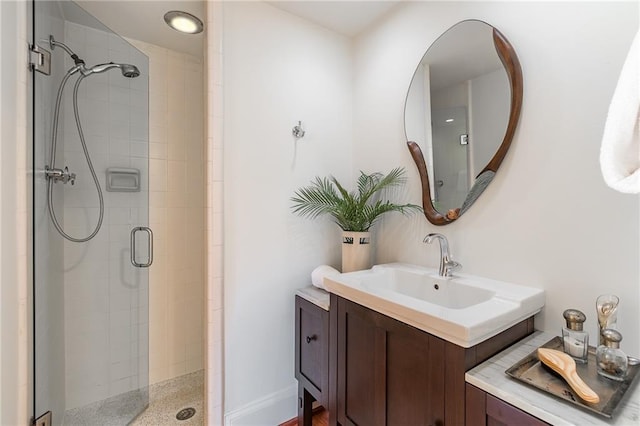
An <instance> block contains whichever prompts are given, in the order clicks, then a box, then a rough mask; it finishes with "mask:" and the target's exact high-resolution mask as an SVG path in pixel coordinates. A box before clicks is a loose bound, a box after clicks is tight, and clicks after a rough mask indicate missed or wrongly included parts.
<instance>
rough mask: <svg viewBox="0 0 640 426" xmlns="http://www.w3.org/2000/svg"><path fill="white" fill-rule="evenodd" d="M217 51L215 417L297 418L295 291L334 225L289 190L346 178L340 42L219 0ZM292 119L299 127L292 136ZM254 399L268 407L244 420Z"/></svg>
mask: <svg viewBox="0 0 640 426" xmlns="http://www.w3.org/2000/svg"><path fill="white" fill-rule="evenodd" d="M223 51H224V85H225V86H224V135H225V142H224V164H225V167H224V194H225V199H224V218H225V227H224V231H225V235H224V282H225V286H224V292H225V295H224V314H225V315H224V324H225V327H224V339H225V400H224V403H225V413H226V414H227V421H232V419H233V424H255V423H253V422H254V421H259V422H260V424H275V423H279V422H282V421H284V420H287V419H289V418H291V417H294V416H295V414H296V398H295V394H296V388H297V387H296V382H295V379H294V376H293V366H294V356H293V355H294V350H293V349H294V348H293V345H294V297H293V295H294V292H295V290H296V289H297V288H300V287H303V286H306V285H308V284H309V283H310V273H311V271H312V270H313V269H314V268H315V267H316V266H318V265H320V264H323V263H329V264H333V265H334V266H339V262H340V245H339V229H338V227H337V226H335V225H333V224H332V223H329V222H328V221H310V220H306V219H301V218H298V217H296V216H294V215H293V214H292V213H291V210H290V201H289V198H290V197H291V196H292V195H293V192H294V190H296V189H297V188H299V187H301V186H304V185H307V184H308V183H309V182H310V181H311V179H313V178H314V177H315V176H317V175H320V176H325V175H328V174H330V173H331V174H334V175H335V176H336V177H337V178H338V179H340V180H341V181H345V182H350V179H351V176H352V170H351V169H352V167H351V165H352V161H351V160H352V144H351V140H352V132H351V129H352V122H351V116H352V113H351V107H352V100H351V99H352V98H351V81H352V80H351V79H352V75H351V51H350V42H349V40H348V39H347V38H345V37H342V36H339V35H336V34H335V33H332V32H330V31H328V30H325V29H323V28H320V27H317V26H315V25H312V24H310V23H309V22H307V21H304V20H302V19H300V18H296V17H294V16H292V15H290V14H288V13H286V12H283V11H280V10H278V9H275V8H274V7H272V6H270V5H268V4H266V3H262V2H229V3H225V4H224V48H223ZM298 120H302V122H303V126H304V127H305V129H306V131H307V135H306V136H305V137H304V138H303V139H301V140H299V141H298V142H294V140H293V137H292V135H291V129H292V127H293V126H294V125H295V124H296V123H297V121H298ZM357 137H358V138H360V135H357ZM264 401H267V402H268V403H269V404H271V405H272V406H276V407H277V408H276V409H275V410H271V411H265V412H263V415H262V416H258V417H259V420H251V416H250V414H251V413H252V412H253V411H254V409H257V407H258V406H260V403H261V402H264ZM283 401H285V402H286V403H285V404H284V406H283V407H281V408H280V406H279V405H278V402H283Z"/></svg>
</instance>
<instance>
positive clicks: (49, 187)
mask: <svg viewBox="0 0 640 426" xmlns="http://www.w3.org/2000/svg"><path fill="white" fill-rule="evenodd" d="M76 71H78V68H77V67H74V68H72V69H71V70H69V71H68V72H67V74H66V75H65V76H64V78H63V79H62V81H61V82H60V87H59V88H58V95H57V97H56V108H55V111H54V114H53V130H52V139H51V156H50V160H49V169H54V168H55V161H56V145H57V142H58V119H59V117H60V103H61V102H62V93H63V92H64V86H65V85H66V84H67V80H69V77H71V76H72V75H73V74H74V73H75V72H76ZM85 77H86V76H85V75H83V74H82V73H81V74H80V76H79V77H78V80H76V84H75V86H74V87H73V115H74V117H75V120H76V128H77V130H78V135H79V136H80V143H81V145H82V150H83V151H84V157H85V158H86V159H87V165H88V166H89V171H91V177H93V182H94V183H95V185H96V189H97V191H98V198H99V200H100V214H99V217H98V223H97V224H96V227H95V229H94V230H93V232H91V234H89V235H88V236H87V237H84V238H74V237H72V236H70V235H69V234H67V233H66V232H65V231H64V229H62V226H61V225H60V223H58V218H57V217H56V213H55V208H54V206H53V183H54V182H53V179H48V180H47V205H48V207H49V214H50V215H51V220H52V222H53V225H54V226H55V228H56V230H57V231H58V232H59V233H60V235H62V236H63V237H64V238H66V239H67V240H69V241H72V242H74V243H84V242H87V241H89V240H90V239H92V238H93V237H95V236H96V234H97V233H98V231H100V227H101V226H102V220H103V218H104V197H103V196H102V188H100V182H98V176H96V171H95V170H94V168H93V164H92V163H91V157H90V156H89V151H88V149H87V143H86V141H85V138H84V133H83V132H82V125H81V124H80V115H79V114H78V87H79V86H80V83H81V82H82V80H84V78H85Z"/></svg>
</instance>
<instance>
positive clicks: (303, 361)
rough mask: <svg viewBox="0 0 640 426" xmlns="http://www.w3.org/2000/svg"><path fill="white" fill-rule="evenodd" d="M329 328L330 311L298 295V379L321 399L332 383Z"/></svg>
mask: <svg viewBox="0 0 640 426" xmlns="http://www.w3.org/2000/svg"><path fill="white" fill-rule="evenodd" d="M328 329H329V313H328V312H327V311H325V310H324V309H322V308H320V307H318V306H316V305H314V304H313V303H310V302H308V301H307V300H305V299H302V298H301V297H298V296H296V372H295V373H296V378H297V379H298V380H299V381H300V382H301V383H302V384H303V385H304V387H305V388H306V389H307V390H308V391H310V392H311V393H312V394H313V395H314V397H315V398H316V399H317V400H318V401H321V400H324V398H323V396H324V397H326V388H327V386H328V377H329V373H328V371H329V370H328V364H329V346H328V343H329V340H328V334H329V331H328ZM323 393H324V395H323ZM323 402H324V401H323Z"/></svg>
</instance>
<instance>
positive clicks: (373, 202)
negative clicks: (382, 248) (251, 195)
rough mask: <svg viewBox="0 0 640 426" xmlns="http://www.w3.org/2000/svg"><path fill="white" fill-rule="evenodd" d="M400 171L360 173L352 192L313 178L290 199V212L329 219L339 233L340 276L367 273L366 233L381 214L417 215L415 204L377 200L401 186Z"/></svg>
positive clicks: (334, 182)
mask: <svg viewBox="0 0 640 426" xmlns="http://www.w3.org/2000/svg"><path fill="white" fill-rule="evenodd" d="M405 181H406V178H405V171H404V168H402V167H398V168H395V169H393V170H391V172H389V174H387V175H384V174H382V173H372V174H366V173H364V172H362V171H361V172H360V176H359V177H358V181H357V189H356V190H355V191H347V190H346V189H345V188H344V186H343V185H342V184H340V182H338V180H337V179H336V178H335V177H334V176H329V177H324V178H320V177H316V178H315V179H314V180H313V181H312V182H311V184H310V185H309V186H306V187H303V188H300V189H298V190H297V191H296V192H295V194H294V196H293V197H291V201H292V202H293V205H292V206H291V208H292V209H293V212H294V213H296V214H298V215H300V216H303V217H307V218H310V219H315V218H317V217H319V216H323V215H329V216H331V217H332V218H333V220H334V222H335V223H336V224H337V225H338V226H339V227H340V228H341V229H342V272H351V271H357V270H361V269H368V268H369V267H370V262H371V244H370V242H371V232H370V231H369V229H370V228H371V227H372V226H373V225H374V224H375V223H376V222H377V221H378V219H379V218H380V217H381V216H382V215H383V214H385V213H389V212H400V213H403V214H408V213H411V212H414V211H421V210H422V209H421V207H420V206H417V205H415V204H395V203H393V202H391V201H389V200H383V199H381V196H382V195H383V194H384V192H386V191H387V190H388V189H390V188H393V187H398V186H401V185H403V184H404V183H405Z"/></svg>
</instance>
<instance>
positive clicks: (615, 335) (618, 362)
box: [596, 328, 629, 381]
mask: <svg viewBox="0 0 640 426" xmlns="http://www.w3.org/2000/svg"><path fill="white" fill-rule="evenodd" d="M601 335H602V339H603V344H602V345H600V346H598V349H597V350H596V365H597V371H598V374H599V375H601V376H604V377H608V378H610V379H613V380H618V381H622V380H624V379H625V377H626V375H627V368H628V367H629V360H628V359H627V355H626V354H625V353H624V352H623V351H622V349H620V342H621V341H622V334H620V333H619V332H618V331H617V330H613V329H611V328H606V329H604V330H602V333H601Z"/></svg>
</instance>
